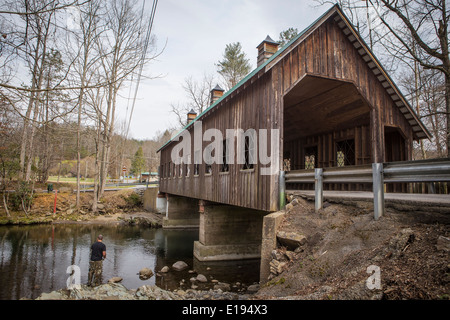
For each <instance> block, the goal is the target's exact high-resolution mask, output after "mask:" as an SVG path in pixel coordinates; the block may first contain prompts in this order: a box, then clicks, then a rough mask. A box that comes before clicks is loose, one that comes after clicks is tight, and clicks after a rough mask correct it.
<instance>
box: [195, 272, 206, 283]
mask: <svg viewBox="0 0 450 320" xmlns="http://www.w3.org/2000/svg"><path fill="white" fill-rule="evenodd" d="M196 279H197V281H199V282H208V279H206V277H205V276H204V275H202V274H199V275H197V278H196Z"/></svg>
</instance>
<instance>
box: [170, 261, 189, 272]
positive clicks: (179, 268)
mask: <svg viewBox="0 0 450 320" xmlns="http://www.w3.org/2000/svg"><path fill="white" fill-rule="evenodd" d="M187 267H188V265H187V263H186V262H184V261H177V262H175V263H174V264H173V265H172V268H173V269H174V270H175V271H182V270H184V269H186V268H187Z"/></svg>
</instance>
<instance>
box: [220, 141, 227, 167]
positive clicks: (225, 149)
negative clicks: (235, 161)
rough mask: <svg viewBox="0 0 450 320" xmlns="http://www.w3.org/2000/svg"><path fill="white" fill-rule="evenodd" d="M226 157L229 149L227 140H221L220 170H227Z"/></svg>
mask: <svg viewBox="0 0 450 320" xmlns="http://www.w3.org/2000/svg"><path fill="white" fill-rule="evenodd" d="M228 157H229V149H228V140H227V139H225V140H223V146H222V164H221V166H220V172H228V171H229V166H228Z"/></svg>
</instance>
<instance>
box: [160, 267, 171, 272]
mask: <svg viewBox="0 0 450 320" xmlns="http://www.w3.org/2000/svg"><path fill="white" fill-rule="evenodd" d="M160 272H163V273H166V272H169V267H168V266H164V267H163V268H162V269H161V271H160Z"/></svg>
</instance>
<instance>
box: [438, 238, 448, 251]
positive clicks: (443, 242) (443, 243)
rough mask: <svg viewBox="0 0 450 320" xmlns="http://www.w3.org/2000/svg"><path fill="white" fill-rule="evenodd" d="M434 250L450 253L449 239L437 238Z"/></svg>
mask: <svg viewBox="0 0 450 320" xmlns="http://www.w3.org/2000/svg"><path fill="white" fill-rule="evenodd" d="M436 249H438V250H443V251H446V252H448V251H450V238H447V237H444V236H439V238H438V239H437V244H436Z"/></svg>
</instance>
